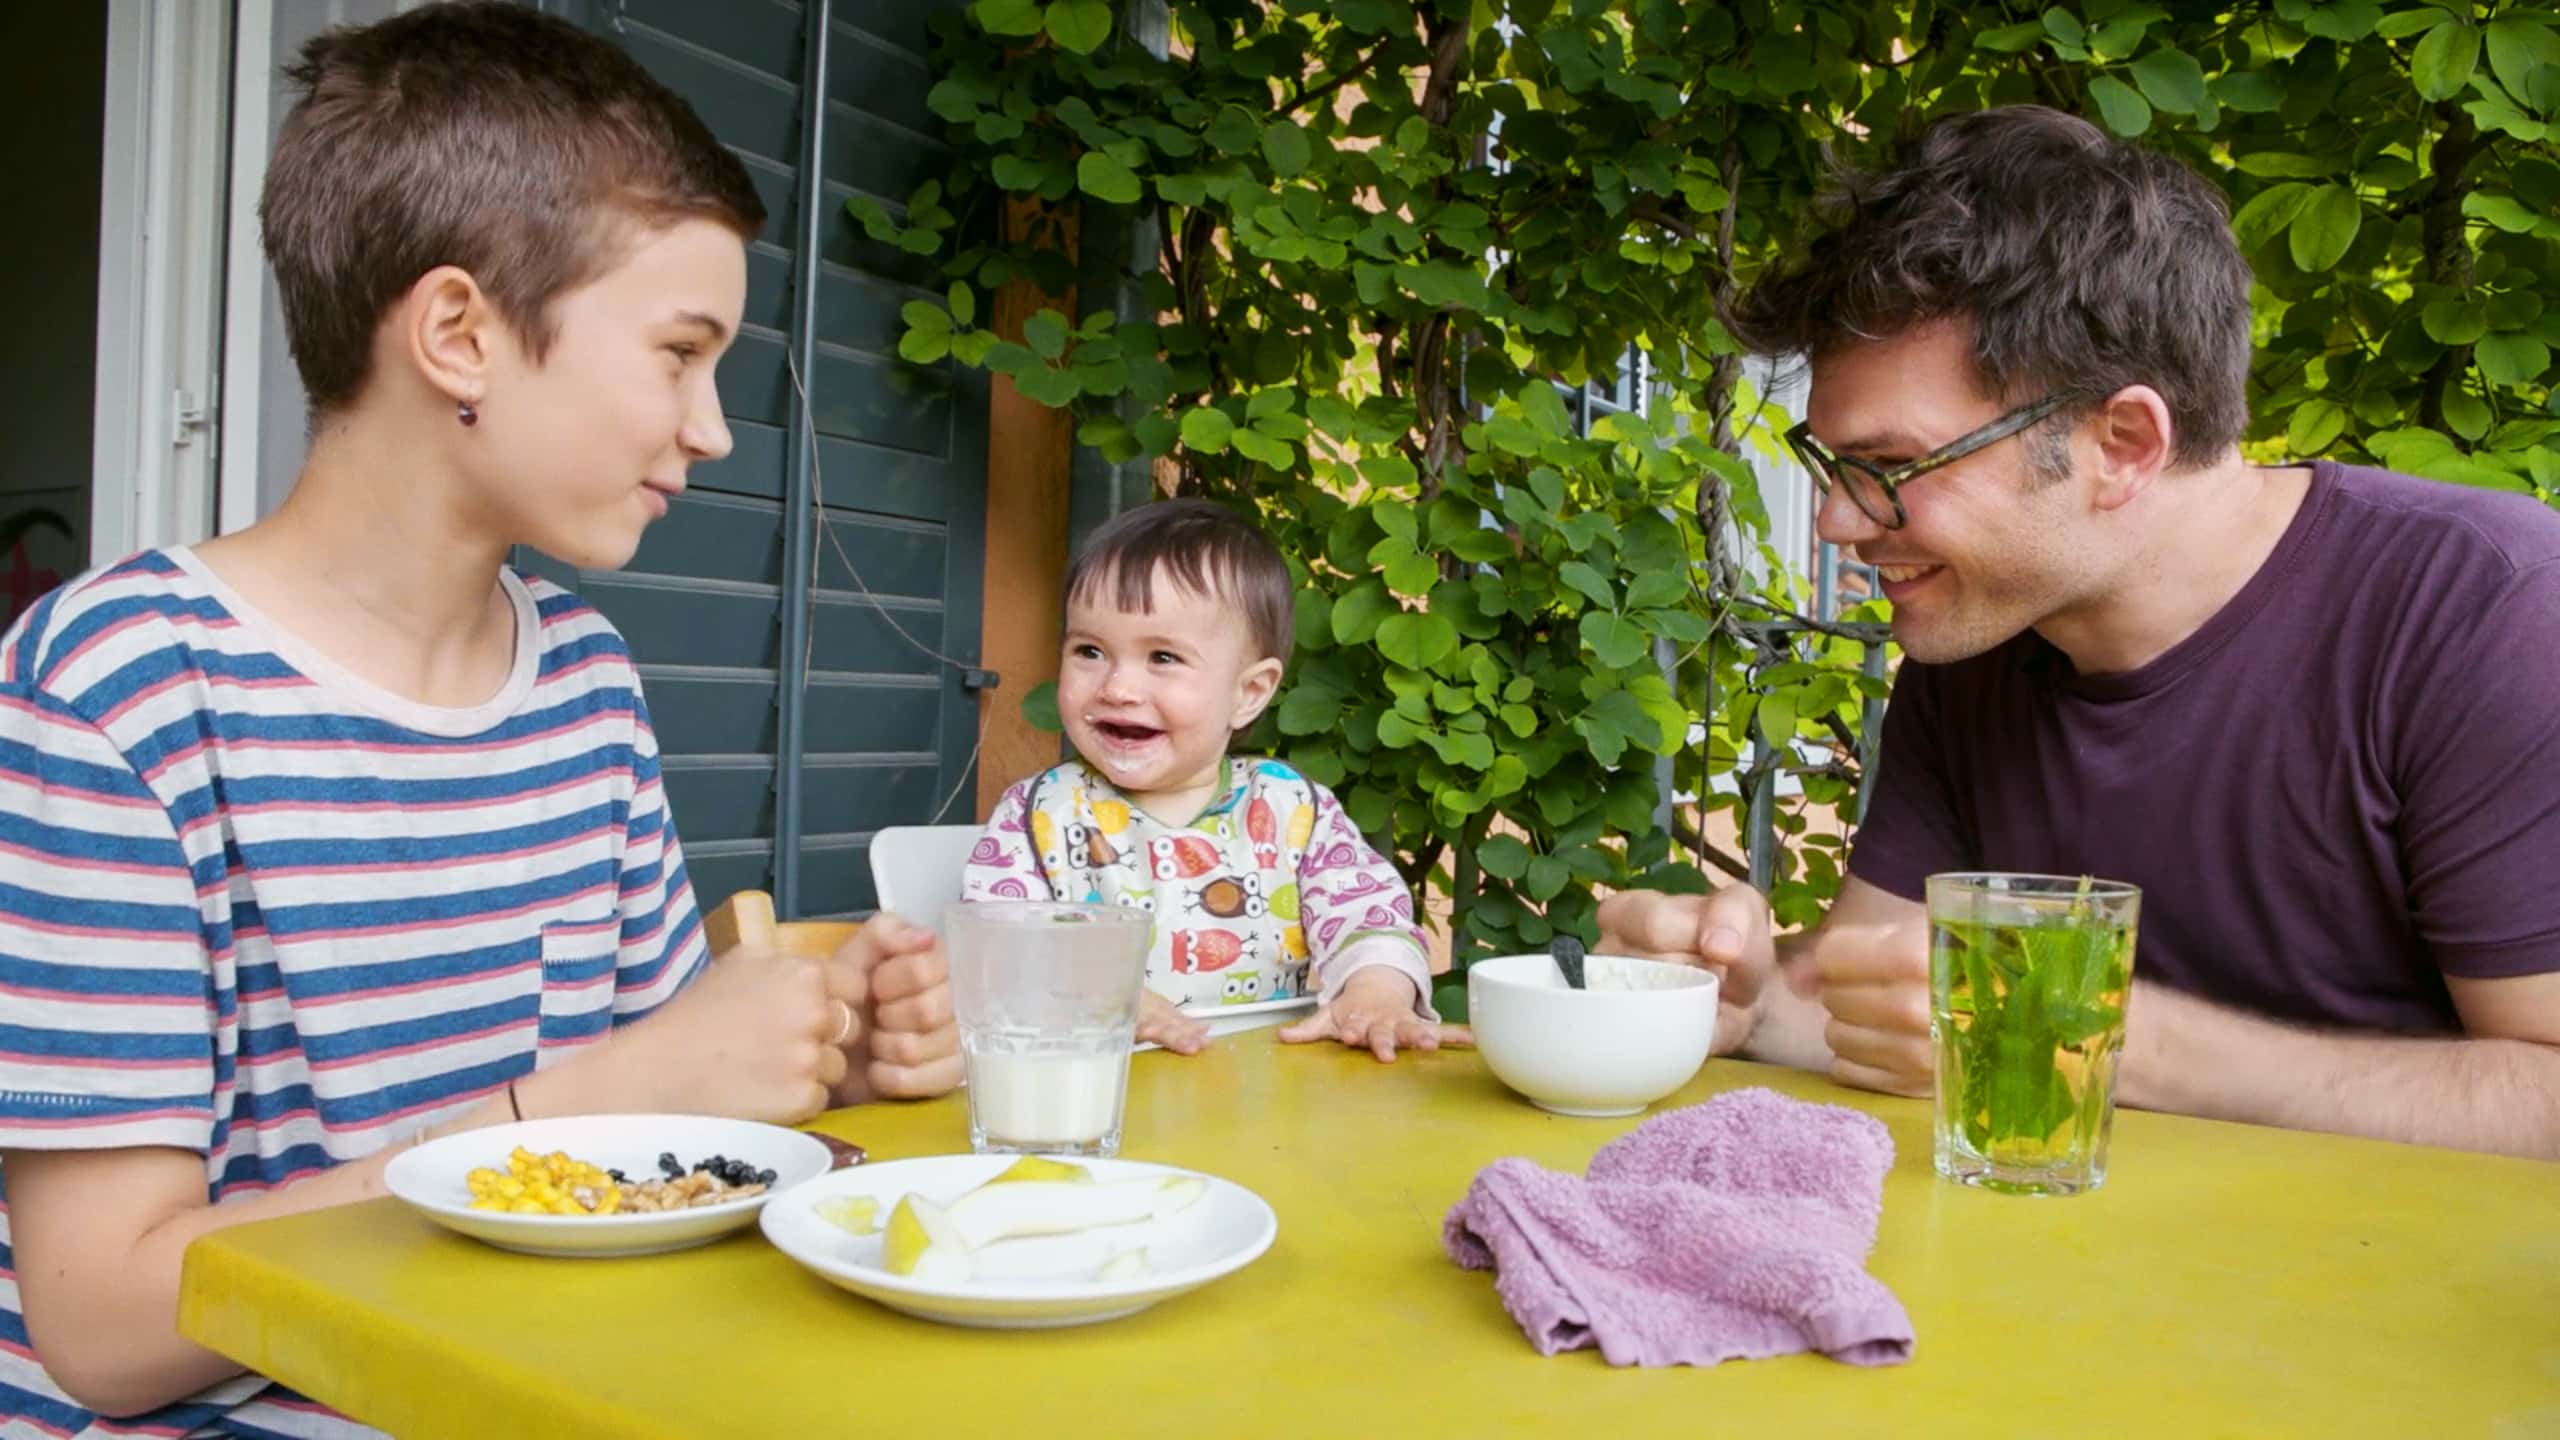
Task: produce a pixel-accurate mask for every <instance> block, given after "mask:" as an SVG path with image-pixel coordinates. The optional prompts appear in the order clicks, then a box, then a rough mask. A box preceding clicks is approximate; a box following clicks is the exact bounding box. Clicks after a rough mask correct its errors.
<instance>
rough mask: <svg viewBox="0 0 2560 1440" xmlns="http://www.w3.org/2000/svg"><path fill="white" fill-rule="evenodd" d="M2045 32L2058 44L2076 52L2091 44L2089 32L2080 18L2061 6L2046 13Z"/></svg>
mask: <svg viewBox="0 0 2560 1440" xmlns="http://www.w3.org/2000/svg"><path fill="white" fill-rule="evenodd" d="M2044 31H2045V33H2046V34H2047V35H2050V36H2052V37H2053V38H2054V40H2055V41H2056V42H2057V43H2059V44H2062V45H2067V46H2069V47H2071V48H2072V49H2075V50H2077V49H2079V48H2081V47H2082V46H2084V45H2086V44H2088V43H2089V32H2088V30H2087V29H2086V28H2085V27H2083V26H2082V25H2081V23H2080V17H2079V16H2077V15H2074V14H2072V13H2071V12H2070V11H2068V10H2065V9H2063V8H2062V7H2061V6H2059V5H2056V6H2054V7H2052V8H2051V9H2049V10H2047V11H2045V12H2044Z"/></svg>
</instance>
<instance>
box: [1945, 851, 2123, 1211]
mask: <svg viewBox="0 0 2560 1440" xmlns="http://www.w3.org/2000/svg"><path fill="white" fill-rule="evenodd" d="M1928 900H1929V1002H1930V1003H1929V1034H1930V1038H1931V1039H1932V1040H1933V1041H1934V1042H1935V1044H1936V1046H1937V1059H1938V1076H1937V1087H1938V1094H1937V1101H1938V1103H1937V1114H1936V1117H1935V1125H1934V1131H1935V1139H1936V1159H1937V1166H1938V1173H1939V1174H1941V1175H1944V1176H1946V1177H1947V1178H1948V1179H1950V1180H1953V1181H1955V1182H1956V1183H1958V1184H1960V1185H1975V1186H1980V1187H1981V1188H1983V1189H1986V1190H1998V1191H2003V1192H2005V1193H2008V1194H2013V1195H2077V1194H2079V1193H2080V1192H2082V1191H2084V1190H2094V1189H2096V1188H2097V1187H2098V1186H2099V1185H2101V1184H2103V1183H2105V1181H2106V1178H2107V1132H2108V1131H2109V1130H2110V1129H2111V1128H2112V1127H2113V1125H2114V1121H2115V1081H2116V1060H2117V1057H2118V1056H2119V1055H2121V1054H2122V1053H2123V1050H2124V1007H2125V995H2126V993H2127V991H2128V989H2129V988H2130V987H2131V985H2132V983H2133V939H2134V930H2135V923H2136V920H2137V917H2138V916H2139V914H2140V912H2141V908H2142V891H2141V890H2140V889H2138V888H2137V887H2135V886H2132V885H2125V884H2120V883H2117V882H2115V881H2111V880H2098V879H2093V878H2091V877H2089V876H2086V875H2081V876H2067V875H2009V874H1988V873H1968V874H1948V875H1932V876H1930V877H1929V880H1928Z"/></svg>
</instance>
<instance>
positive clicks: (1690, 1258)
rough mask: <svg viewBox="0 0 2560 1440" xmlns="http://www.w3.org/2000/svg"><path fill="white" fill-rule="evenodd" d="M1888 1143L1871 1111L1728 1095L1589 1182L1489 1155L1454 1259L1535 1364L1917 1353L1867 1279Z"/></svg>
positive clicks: (1452, 1233) (1445, 1236) (1675, 1120)
mask: <svg viewBox="0 0 2560 1440" xmlns="http://www.w3.org/2000/svg"><path fill="white" fill-rule="evenodd" d="M1892 1166H1893V1140H1892V1137H1890V1136H1888V1135H1887V1134H1886V1133H1885V1128H1884V1126H1883V1125H1881V1124H1879V1123H1877V1121H1876V1120H1875V1119H1874V1118H1873V1117H1872V1116H1868V1115H1862V1114H1860V1113H1858V1112H1857V1111H1855V1110H1845V1109H1842V1108H1841V1107H1839V1106H1837V1105H1812V1104H1807V1103H1806V1102H1804V1101H1801V1100H1790V1099H1788V1098H1787V1097H1786V1096H1784V1095H1780V1094H1778V1093H1777V1092H1776V1091H1774V1090H1758V1089H1755V1090H1739V1091H1734V1092H1732V1093H1730V1094H1725V1095H1719V1096H1717V1097H1716V1098H1715V1099H1713V1100H1710V1101H1708V1102H1706V1103H1705V1104H1703V1105H1692V1106H1689V1107H1687V1108H1684V1109H1680V1110H1674V1111H1671V1112H1670V1113H1668V1114H1665V1115H1660V1116H1656V1117H1655V1118H1653V1119H1652V1120H1649V1121H1646V1122H1645V1123H1644V1124H1642V1125H1640V1126H1638V1127H1636V1129H1634V1130H1633V1131H1630V1132H1629V1133H1627V1134H1626V1135H1623V1136H1620V1137H1619V1138H1618V1139H1616V1140H1613V1141H1611V1142H1610V1143H1609V1144H1608V1145H1606V1146H1604V1147H1602V1148H1601V1150H1600V1153H1599V1154H1597V1155H1595V1156H1593V1157H1592V1158H1591V1171H1590V1174H1589V1175H1588V1176H1582V1175H1559V1174H1557V1173H1555V1172H1554V1171H1552V1170H1546V1169H1542V1168H1540V1167H1539V1166H1537V1165H1534V1164H1532V1163H1530V1162H1529V1161H1527V1160H1522V1159H1516V1158H1515V1159H1509V1160H1497V1161H1495V1162H1494V1163H1493V1164H1491V1165H1489V1166H1487V1167H1485V1169H1484V1171H1483V1173H1481V1174H1479V1175H1477V1176H1476V1180H1475V1184H1474V1185H1472V1186H1470V1187H1469V1188H1468V1190H1467V1195H1466V1198H1465V1199H1463V1200H1460V1201H1459V1202H1458V1204H1457V1206H1456V1207H1455V1208H1454V1209H1452V1210H1451V1211H1450V1212H1449V1218H1448V1221H1447V1223H1446V1224H1445V1225H1443V1226H1442V1230H1441V1239H1442V1241H1443V1243H1444V1244H1446V1245H1447V1247H1448V1250H1449V1258H1450V1259H1452V1260H1455V1261H1457V1262H1458V1264H1460V1265H1461V1266H1464V1267H1465V1268H1467V1269H1469V1270H1485V1269H1490V1270H1493V1271H1494V1272H1495V1274H1494V1289H1495V1290H1496V1292H1497V1293H1499V1294H1500V1295H1501V1297H1502V1304H1503V1308H1505V1309H1507V1310H1509V1311H1510V1312H1511V1318H1512V1319H1514V1320H1517V1321H1518V1322H1520V1328H1521V1329H1522V1330H1524V1331H1526V1332H1527V1333H1528V1336H1529V1343H1530V1344H1532V1345H1535V1346H1536V1347H1538V1353H1540V1354H1542V1355H1553V1354H1555V1353H1556V1352H1557V1351H1559V1350H1578V1349H1581V1348H1583V1347H1585V1346H1588V1345H1592V1344H1597V1345H1598V1346H1599V1347H1600V1353H1601V1354H1602V1355H1603V1356H1606V1357H1607V1358H1608V1361H1609V1363H1610V1364H1612V1365H1715V1364H1719V1363H1721V1362H1723V1361H1726V1360H1735V1359H1742V1360H1758V1359H1765V1358H1767V1357H1769V1356H1772V1355H1792V1354H1794V1353H1796V1352H1797V1351H1799V1350H1808V1349H1810V1350H1819V1351H1821V1352H1822V1353H1824V1354H1826V1355H1828V1356H1830V1357H1831V1358H1832V1359H1834V1360H1844V1361H1847V1362H1848V1363H1850V1364H1852V1365H1898V1364H1900V1363H1902V1362H1903V1361H1905V1360H1908V1359H1910V1358H1911V1344H1912V1335H1911V1317H1910V1316H1909V1315H1907V1314H1905V1313H1904V1312H1903V1309H1902V1302H1901V1301H1899V1300H1897V1299H1895V1298H1894V1296H1893V1292H1892V1291H1890V1290H1887V1289H1886V1288H1885V1287H1884V1285H1883V1284H1882V1283H1881V1282H1879V1281H1878V1280H1877V1279H1876V1278H1875V1277H1874V1276H1872V1275H1869V1274H1868V1273H1867V1270H1866V1257H1867V1252H1868V1251H1869V1250H1871V1249H1873V1248H1874V1246H1875V1242H1876V1218H1877V1216H1878V1215H1879V1214H1880V1213H1882V1211H1883V1209H1884V1175H1885V1171H1887V1170H1889V1169H1891V1168H1892Z"/></svg>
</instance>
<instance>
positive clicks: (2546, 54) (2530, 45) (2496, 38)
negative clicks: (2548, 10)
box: [2487, 16, 2560, 103]
mask: <svg viewBox="0 0 2560 1440" xmlns="http://www.w3.org/2000/svg"><path fill="white" fill-rule="evenodd" d="M2487 38H2488V48H2489V73H2491V74H2492V75H2495V76H2497V77H2498V83H2499V84H2500V85H2501V86H2503V87H2505V89H2506V92H2507V93H2508V94H2509V95H2512V96H2514V97H2515V98H2517V99H2518V100H2524V101H2527V102H2528V103H2530V101H2531V91H2532V88H2533V72H2534V69H2535V67H2537V66H2544V65H2548V66H2551V67H2553V68H2555V69H2560V35H2554V34H2553V33H2552V32H2551V31H2550V29H2549V28H2547V27H2546V26H2544V25H2543V24H2542V23H2541V22H2540V21H2538V20H2527V19H2523V18H2520V17H2513V16H2502V17H2500V18H2498V19H2496V20H2492V21H2490V22H2489V29H2488V36H2487Z"/></svg>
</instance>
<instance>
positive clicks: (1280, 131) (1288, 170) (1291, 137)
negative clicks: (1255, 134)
mask: <svg viewBox="0 0 2560 1440" xmlns="http://www.w3.org/2000/svg"><path fill="white" fill-rule="evenodd" d="M1262 158H1263V159H1265V160H1268V161H1270V162H1271V173H1272V174H1274V175H1277V176H1279V177H1280V178H1281V179H1283V180H1286V179H1289V178H1291V177H1293V176H1297V175H1301V174H1304V173H1305V172H1306V168H1307V162H1308V161H1309V160H1311V159H1312V158H1314V151H1313V149H1312V147H1310V146H1309V145H1308V144H1307V132H1306V131H1305V130H1303V129H1300V128H1299V126H1298V122H1297V121H1295V120H1280V121H1276V122H1274V123H1272V124H1270V125H1267V126H1265V127H1263V131H1262Z"/></svg>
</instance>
